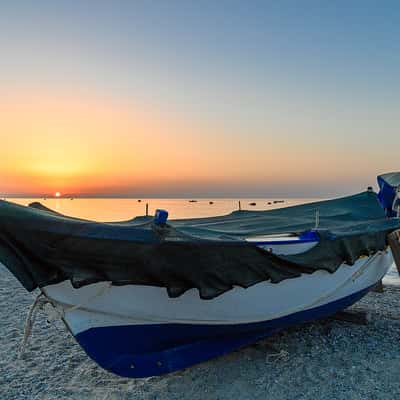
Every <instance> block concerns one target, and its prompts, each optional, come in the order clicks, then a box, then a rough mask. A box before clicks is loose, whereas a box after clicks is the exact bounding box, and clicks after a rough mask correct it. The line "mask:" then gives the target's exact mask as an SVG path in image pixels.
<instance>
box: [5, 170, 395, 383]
mask: <svg viewBox="0 0 400 400" xmlns="http://www.w3.org/2000/svg"><path fill="white" fill-rule="evenodd" d="M378 182H379V185H380V192H379V194H376V193H374V192H373V191H371V190H367V191H365V192H362V193H358V194H355V195H351V196H347V197H343V198H338V199H333V200H326V201H320V202H314V203H309V204H303V205H299V206H292V207H287V208H283V209H275V210H269V211H245V210H238V211H234V212H232V213H231V214H228V215H225V216H221V217H209V218H192V219H184V220H168V212H167V211H165V210H157V211H156V213H155V216H154V217H149V216H147V217H145V216H144V217H139V218H134V219H132V220H129V221H122V222H114V223H99V222H92V221H87V220H82V219H79V218H71V217H66V216H64V215H61V214H59V213H56V212H53V211H52V210H50V209H48V208H46V207H44V206H42V205H40V203H34V204H32V206H31V207H23V206H20V205H16V204H13V203H9V202H0V261H1V262H2V263H3V264H4V265H5V266H6V267H7V268H8V269H9V270H10V271H11V272H12V273H13V274H14V275H15V276H16V278H17V279H18V280H19V281H20V282H21V284H22V285H23V286H24V287H25V288H26V289H27V290H29V291H32V290H35V289H37V288H39V290H40V296H41V297H42V298H44V299H45V300H46V301H47V302H49V304H50V305H51V307H53V308H54V311H55V313H56V314H57V315H58V316H59V318H60V319H61V320H62V321H63V322H64V324H65V325H66V327H67V328H68V330H69V331H70V332H71V334H72V335H73V336H74V337H75V339H76V340H77V342H78V343H79V344H80V345H81V346H82V348H83V349H84V350H85V352H86V353H87V354H88V356H89V357H91V358H92V359H93V360H94V361H96V362H97V363H98V364H99V365H100V366H101V367H103V368H104V369H106V370H108V371H111V372H113V373H115V374H118V375H120V376H124V377H136V378H137V377H148V376H155V375H162V374H166V373H170V372H173V371H177V370H180V369H183V368H186V367H190V366H192V365H194V364H197V363H200V362H203V361H206V360H209V359H211V358H214V357H217V356H220V355H223V354H226V353H228V352H230V351H233V350H236V349H239V348H241V347H243V346H246V345H248V344H250V343H253V342H256V341H258V340H260V339H263V338H265V337H267V336H269V335H271V334H273V333H274V332H276V331H278V330H281V329H285V328H287V327H289V326H292V325H296V324H300V323H303V322H306V321H311V320H315V319H319V318H324V317H328V316H330V315H332V314H334V313H336V312H338V311H340V310H343V309H344V308H346V307H348V306H350V305H352V304H354V303H355V302H356V301H358V300H359V299H361V298H362V297H363V296H364V295H365V294H366V293H368V291H369V290H371V288H373V287H374V286H375V285H376V284H377V283H378V282H379V281H380V280H381V279H382V277H383V276H384V275H385V274H386V272H387V271H388V269H389V267H390V266H391V264H392V262H393V257H392V253H391V249H390V247H388V243H389V242H388V236H390V235H392V234H393V233H394V232H395V233H396V232H398V230H399V229H400V219H399V214H400V206H399V204H400V202H399V196H398V194H399V192H400V190H399V188H400V173H397V174H391V175H390V176H389V175H388V174H385V175H381V176H380V177H379V178H378ZM393 207H394V208H393ZM397 245H398V242H397V244H395V245H394V246H397Z"/></svg>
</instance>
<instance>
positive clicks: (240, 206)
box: [239, 200, 242, 211]
mask: <svg viewBox="0 0 400 400" xmlns="http://www.w3.org/2000/svg"><path fill="white" fill-rule="evenodd" d="M239 211H242V205H241V204H240V200H239Z"/></svg>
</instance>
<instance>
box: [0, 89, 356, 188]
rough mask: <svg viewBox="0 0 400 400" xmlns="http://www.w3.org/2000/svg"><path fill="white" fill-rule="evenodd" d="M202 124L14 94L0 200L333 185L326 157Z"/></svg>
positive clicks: (1, 126)
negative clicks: (12, 196)
mask: <svg viewBox="0 0 400 400" xmlns="http://www.w3.org/2000/svg"><path fill="white" fill-rule="evenodd" d="M203 122H204V121H202V122H200V123H199V122H198V121H188V120H184V119H182V118H178V117H177V116H175V115H171V114H168V113H166V112H162V111H161V110H157V109H156V108H154V109H153V108H151V110H150V109H148V108H146V107H145V106H144V105H139V104H133V103H132V102H126V103H123V102H117V101H113V100H112V99H109V98H107V99H101V98H99V97H95V96H88V95H82V94H79V93H75V94H74V95H71V94H68V93H54V92H40V93H39V92H37V91H28V92H24V93H20V92H19V93H15V92H14V93H13V94H12V95H10V94H9V95H8V96H7V95H6V96H3V98H2V99H1V100H0V140H1V143H2V157H1V158H0V171H1V176H0V177H1V181H0V192H1V193H7V194H17V195H18V194H27V195H32V196H41V195H43V194H51V193H56V192H58V191H59V189H60V188H62V192H63V194H64V196H72V195H73V196H79V195H81V194H83V195H97V194H98V193H101V194H113V193H130V192H131V191H136V192H138V191H140V192H141V193H148V194H150V195H151V194H154V193H156V190H158V191H159V192H162V193H167V194H168V192H172V191H173V189H174V188H185V187H188V186H190V185H191V187H196V188H199V190H201V189H204V190H208V188H211V190H219V189H220V188H222V189H223V188H224V187H228V186H229V185H230V187H238V188H239V186H240V185H242V186H243V187H246V185H251V184H253V185H257V183H258V182H262V183H263V184H264V183H265V184H266V183H268V185H272V184H277V185H278V184H282V182H284V183H285V184H286V185H291V184H292V183H296V182H297V181H296V180H298V179H303V180H304V179H305V177H306V178H307V177H310V176H312V179H314V180H315V181H316V182H317V181H318V180H319V179H320V180H324V181H326V180H329V179H337V177H333V176H332V174H331V173H330V171H331V165H336V163H337V155H336V153H335V152H331V154H326V153H321V154H319V153H316V152H315V151H314V149H313V148H310V147H309V146H306V145H304V144H301V143H298V144H297V145H296V146H294V145H293V146H288V143H286V142H285V141H284V139H280V136H279V135H276V137H273V138H272V139H273V140H270V139H271V137H270V136H268V135H267V134H266V135H264V136H262V135H259V136H253V137H251V136H246V135H237V134H235V132H233V131H232V130H230V131H227V129H224V128H223V127H216V126H215V125H214V126H212V124H211V125H207V124H206V122H204V123H203ZM293 140H295V138H294V139H293ZM344 162H346V160H344ZM316 164H318V165H322V167H320V168H319V169H318V170H316V169H315V165H316ZM323 165H325V167H324V166H323ZM359 167H360V168H361V167H362V166H361V165H359ZM348 171H351V168H349V169H348ZM347 173H348V172H347ZM307 179H309V180H310V178H307ZM239 189H240V188H239Z"/></svg>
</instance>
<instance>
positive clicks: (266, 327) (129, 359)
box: [76, 288, 370, 378]
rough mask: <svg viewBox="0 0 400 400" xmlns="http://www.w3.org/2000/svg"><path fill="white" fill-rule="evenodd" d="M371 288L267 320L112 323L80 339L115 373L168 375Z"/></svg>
mask: <svg viewBox="0 0 400 400" xmlns="http://www.w3.org/2000/svg"><path fill="white" fill-rule="evenodd" d="M369 290H370V288H367V289H364V290H362V291H360V292H357V293H354V294H352V295H350V296H347V297H344V298H343V299H340V300H337V301H334V302H331V303H328V304H325V305H323V306H320V307H316V308H313V309H310V310H306V311H300V312H297V313H294V314H291V315H288V316H286V317H282V318H277V319H274V320H270V321H265V322H257V323H250V324H235V325H193V324H152V325H126V326H110V327H100V328H91V329H88V330H86V331H84V332H81V333H79V334H77V335H76V339H77V341H78V342H79V344H80V345H81V346H82V347H83V348H84V350H85V351H86V353H87V354H88V355H89V356H90V357H91V358H92V359H93V360H94V361H96V362H97V363H98V364H99V365H100V366H101V367H103V368H104V369H106V370H109V371H111V372H114V373H115V374H118V375H121V376H125V377H134V378H142V377H147V376H154V375H162V374H166V373H169V372H173V371H176V370H179V369H182V368H186V367H189V366H191V365H193V364H197V363H199V362H202V361H205V360H208V359H210V358H213V357H216V356H220V355H222V354H225V353H228V352H230V351H232V350H236V349H238V348H240V347H243V346H245V345H247V344H250V343H253V342H255V341H257V340H259V339H262V338H265V337H267V336H269V335H271V334H272V333H274V332H276V331H277V330H280V329H283V328H287V327H289V326H292V325H296V324H299V323H302V322H307V321H311V320H314V319H318V318H324V317H327V316H329V315H332V314H334V313H336V312H337V311H340V310H343V309H344V308H346V307H348V306H350V305H351V304H354V303H355V302H356V301H358V300H359V299H361V297H363V296H364V295H365V294H366V293H367V292H368V291H369Z"/></svg>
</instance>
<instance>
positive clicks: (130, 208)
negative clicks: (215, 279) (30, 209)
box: [7, 198, 319, 221]
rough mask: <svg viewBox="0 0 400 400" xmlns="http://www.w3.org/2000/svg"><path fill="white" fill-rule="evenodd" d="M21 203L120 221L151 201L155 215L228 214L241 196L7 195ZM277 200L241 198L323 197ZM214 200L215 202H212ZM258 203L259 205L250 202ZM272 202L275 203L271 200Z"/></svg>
mask: <svg viewBox="0 0 400 400" xmlns="http://www.w3.org/2000/svg"><path fill="white" fill-rule="evenodd" d="M7 200H9V201H13V202H15V203H18V204H22V205H28V204H29V203H31V202H34V201H39V202H41V203H42V204H43V205H45V206H46V207H49V208H51V209H53V210H55V211H58V212H60V213H62V214H65V215H70V216H74V217H80V218H85V219H91V220H95V221H120V220H126V219H130V218H133V217H135V216H138V215H145V213H146V204H148V205H149V214H150V215H153V214H154V211H155V210H156V209H157V208H162V209H164V210H167V211H168V212H169V217H170V218H189V217H208V216H216V215H224V214H228V213H230V212H232V211H234V210H237V209H238V207H239V200H238V199H197V202H189V200H190V199H154V198H153V199H141V201H140V202H139V201H138V199H74V200H70V199H54V198H51V199H47V200H44V199H7ZM274 200H283V199H271V198H269V199H268V198H263V199H240V203H241V207H242V209H248V210H272V209H274V208H281V207H288V206H293V205H296V204H301V203H309V202H312V201H317V200H319V199H311V198H308V199H305V198H303V199H284V203H277V204H274V203H273V202H274ZM210 202H213V204H210ZM253 202H254V203H256V205H255V206H251V205H249V203H253ZM268 203H271V204H268Z"/></svg>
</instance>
